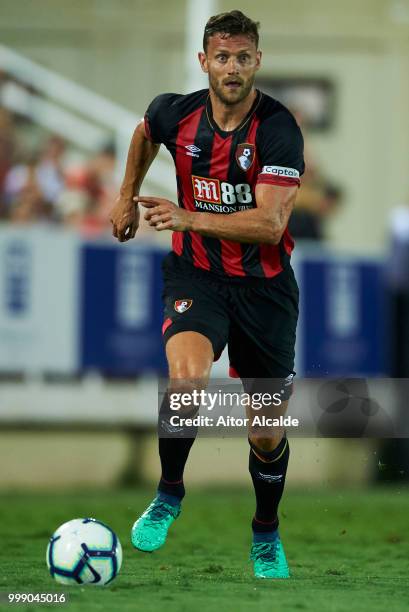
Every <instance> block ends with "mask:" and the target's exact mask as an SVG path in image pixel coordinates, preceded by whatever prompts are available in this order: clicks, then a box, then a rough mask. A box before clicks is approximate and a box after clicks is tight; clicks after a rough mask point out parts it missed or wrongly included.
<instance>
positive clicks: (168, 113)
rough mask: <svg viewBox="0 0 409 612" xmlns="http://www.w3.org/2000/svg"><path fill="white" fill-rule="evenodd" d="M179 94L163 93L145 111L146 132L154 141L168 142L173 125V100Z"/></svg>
mask: <svg viewBox="0 0 409 612" xmlns="http://www.w3.org/2000/svg"><path fill="white" fill-rule="evenodd" d="M177 97H178V96H177V94H161V95H160V96H157V97H156V98H154V99H153V100H152V102H151V103H150V104H149V106H148V109H147V111H146V113H145V117H144V121H145V134H146V137H147V138H148V139H149V140H151V141H152V142H154V143H156V144H159V143H163V144H166V142H167V140H168V134H169V132H170V130H171V128H172V125H173V118H174V117H173V116H174V114H175V113H174V106H173V102H174V101H175V99H176V98H177Z"/></svg>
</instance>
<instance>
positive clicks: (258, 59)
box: [256, 51, 263, 70]
mask: <svg viewBox="0 0 409 612" xmlns="http://www.w3.org/2000/svg"><path fill="white" fill-rule="evenodd" d="M262 55H263V54H262V52H261V51H257V54H256V70H259V68H260V66H261V56H262Z"/></svg>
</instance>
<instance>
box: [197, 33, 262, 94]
mask: <svg viewBox="0 0 409 612" xmlns="http://www.w3.org/2000/svg"><path fill="white" fill-rule="evenodd" d="M199 61H200V65H201V67H202V70H203V72H206V73H207V74H208V75H209V84H210V88H211V89H212V90H213V92H214V93H215V94H216V96H217V97H218V98H219V100H221V102H223V104H226V105H233V104H238V103H239V102H241V101H242V100H244V99H245V98H246V97H247V96H248V95H249V93H250V92H251V90H252V88H253V85H254V79H255V76H256V72H257V70H258V69H259V68H260V61H261V51H257V48H256V44H255V42H254V41H252V40H251V39H250V38H249V37H248V36H245V35H242V34H240V35H237V36H228V35H226V34H215V35H214V36H210V38H209V41H208V46H207V51H206V53H203V52H202V53H199Z"/></svg>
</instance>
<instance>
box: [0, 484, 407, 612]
mask: <svg viewBox="0 0 409 612" xmlns="http://www.w3.org/2000/svg"><path fill="white" fill-rule="evenodd" d="M151 493H152V492H151V491H149V492H148V491H136V492H132V491H118V492H101V493H85V492H78V493H69V494H68V493H67V494H56V495H51V494H44V495H41V494H9V495H3V496H2V504H1V510H0V541H1V546H0V564H1V573H0V591H1V592H9V591H20V592H50V591H53V592H55V591H58V590H60V591H61V590H62V591H65V592H68V593H69V597H70V603H69V605H68V606H67V608H66V609H69V610H84V611H86V612H88V611H89V612H93V611H94V610H113V611H117V610H118V611H122V610H133V611H135V610H136V611H139V610H141V611H143V612H151V611H152V612H153V611H155V612H159V611H162V610H163V611H171V612H173V611H175V612H176V611H177V612H184V611H186V612H187V611H189V612H192V611H193V612H202V611H205V612H207V611H215V612H216V611H218V612H225V611H228V612H230V611H232V612H251V611H254V610H260V611H263V612H269V611H270V610H287V611H293V610H314V611H321V610H322V611H325V612H336V611H341V610H342V611H344V610H345V611H346V610H348V611H352V612H355V611H356V612H359V611H361V610H362V612H367V611H368V610H369V611H373V610H387V611H388V612H394V611H395V610H396V611H397V610H406V609H407V608H408V607H409V577H408V573H409V571H408V568H409V565H408V561H409V491H408V489H406V490H405V489H403V488H401V489H400V490H398V489H377V490H356V491H355V490H354V491H330V490H321V489H318V490H310V491H303V492H297V491H292V490H289V491H288V492H287V494H286V496H285V499H284V500H283V502H282V505H281V535H282V539H283V542H284V544H285V549H286V552H287V557H288V560H289V563H290V568H291V570H292V578H291V579H290V580H287V581H285V580H282V581H260V580H256V579H254V578H253V577H252V566H251V564H250V563H249V561H248V553H249V547H250V531H249V521H250V518H251V515H252V511H253V499H252V494H251V492H250V490H249V489H248V490H242V489H240V490H237V489H236V490H226V489H223V490H212V491H210V490H195V491H190V492H189V495H188V496H187V498H186V500H185V503H184V508H183V512H182V515H181V516H180V518H179V519H178V520H177V521H176V523H175V524H174V525H173V526H172V528H171V533H170V536H169V539H168V542H167V545H166V546H165V547H164V548H163V549H162V550H160V551H157V552H155V553H153V554H144V553H140V552H137V551H135V550H134V549H132V547H131V545H130V543H129V530H130V526H131V524H132V523H133V521H134V519H135V518H136V516H137V515H138V514H139V513H140V512H141V511H142V510H143V509H144V507H145V506H146V504H147V503H148V502H149V501H150V500H151ZM86 515H88V516H94V517H95V518H98V519H100V520H102V521H104V522H106V523H107V524H109V525H110V526H111V527H112V528H113V529H114V530H115V531H116V532H117V534H118V536H119V538H120V540H121V542H122V545H123V549H124V563H123V566H122V570H121V573H120V575H119V576H118V578H117V579H116V580H115V581H114V582H113V583H112V585H110V586H109V587H106V588H96V587H95V588H92V587H87V588H84V587H70V588H68V587H64V588H59V587H58V585H57V584H56V583H54V582H53V580H52V579H51V577H50V576H49V574H48V572H47V569H46V565H45V550H46V547H47V540H48V538H49V536H50V534H51V533H50V532H52V531H53V530H54V529H56V528H57V527H58V526H59V525H60V524H61V523H63V522H64V521H66V520H69V519H71V518H76V517H81V516H86ZM17 609H18V610H40V609H44V607H43V606H39V605H30V606H23V605H20V606H18V607H17ZM62 609H64V608H62Z"/></svg>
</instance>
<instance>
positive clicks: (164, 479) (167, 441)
mask: <svg viewBox="0 0 409 612" xmlns="http://www.w3.org/2000/svg"><path fill="white" fill-rule="evenodd" d="M175 415H177V416H183V417H185V418H189V417H193V416H195V413H192V414H190V415H189V414H184V415H178V413H177V412H175V411H172V410H170V407H169V399H168V396H167V395H165V397H164V399H163V402H162V405H161V408H160V411H159V419H158V435H159V456H160V462H161V467H162V475H161V478H160V481H159V485H158V490H159V491H161V492H162V493H166V494H167V495H173V496H174V497H178V498H180V499H183V497H184V496H185V487H184V484H183V472H184V469H185V464H186V461H187V458H188V456H189V451H190V449H191V448H192V445H193V442H194V441H195V437H196V434H197V427H188V428H187V427H182V428H178V427H173V426H172V425H171V424H170V421H169V419H170V417H171V416H175Z"/></svg>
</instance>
